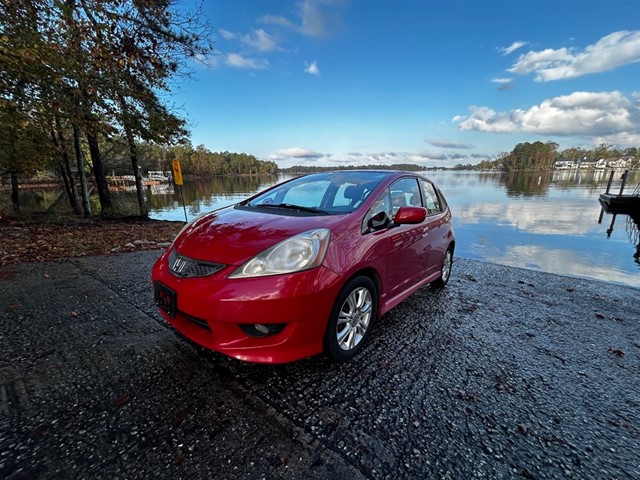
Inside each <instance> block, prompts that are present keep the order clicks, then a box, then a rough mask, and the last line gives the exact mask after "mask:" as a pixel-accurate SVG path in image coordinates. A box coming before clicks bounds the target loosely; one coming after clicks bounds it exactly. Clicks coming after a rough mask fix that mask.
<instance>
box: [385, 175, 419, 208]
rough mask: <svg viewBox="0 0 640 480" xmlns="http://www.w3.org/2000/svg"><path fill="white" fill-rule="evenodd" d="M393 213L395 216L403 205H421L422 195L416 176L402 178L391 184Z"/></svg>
mask: <svg viewBox="0 0 640 480" xmlns="http://www.w3.org/2000/svg"><path fill="white" fill-rule="evenodd" d="M390 190H391V207H392V208H391V214H392V216H395V214H396V213H397V212H398V210H399V209H400V208H401V207H407V206H408V207H421V206H422V197H421V196H420V187H419V186H418V180H417V179H416V178H401V179H400V180H398V181H397V182H396V183H394V184H393V185H391V188H390Z"/></svg>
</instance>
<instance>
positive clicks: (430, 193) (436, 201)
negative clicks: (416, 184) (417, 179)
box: [422, 180, 443, 215]
mask: <svg viewBox="0 0 640 480" xmlns="http://www.w3.org/2000/svg"><path fill="white" fill-rule="evenodd" d="M422 191H423V192H424V206H425V207H427V211H428V213H429V215H433V214H435V213H440V212H442V211H443V209H442V202H440V198H439V197H438V194H437V193H436V190H435V188H433V185H432V184H431V183H430V182H427V181H426V180H422Z"/></svg>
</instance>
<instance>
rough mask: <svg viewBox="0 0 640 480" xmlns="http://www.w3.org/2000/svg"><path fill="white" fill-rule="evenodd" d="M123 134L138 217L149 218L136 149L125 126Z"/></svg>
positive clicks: (127, 127)
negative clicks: (136, 198) (132, 175)
mask: <svg viewBox="0 0 640 480" xmlns="http://www.w3.org/2000/svg"><path fill="white" fill-rule="evenodd" d="M124 128H125V132H126V135H127V142H128V143H129V155H130V157H131V166H132V167H133V174H134V175H135V177H136V193H137V195H138V206H139V207H140V216H141V217H143V218H149V211H148V210H147V204H146V202H145V199H144V189H143V188H142V176H141V175H140V169H139V168H138V148H137V147H136V142H135V140H134V138H133V133H132V132H131V128H129V126H128V125H126V124H125V127H124Z"/></svg>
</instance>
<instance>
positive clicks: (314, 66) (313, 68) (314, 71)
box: [304, 62, 320, 75]
mask: <svg viewBox="0 0 640 480" xmlns="http://www.w3.org/2000/svg"><path fill="white" fill-rule="evenodd" d="M304 71H305V72H307V73H310V74H311V75H320V70H318V62H311V65H307V68H305V69H304Z"/></svg>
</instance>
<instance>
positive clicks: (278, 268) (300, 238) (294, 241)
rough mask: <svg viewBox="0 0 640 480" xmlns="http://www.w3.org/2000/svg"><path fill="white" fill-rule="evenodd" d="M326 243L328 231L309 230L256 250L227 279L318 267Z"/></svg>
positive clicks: (278, 273)
mask: <svg viewBox="0 0 640 480" xmlns="http://www.w3.org/2000/svg"><path fill="white" fill-rule="evenodd" d="M327 245H329V230H327V229H326V228H319V229H317V230H309V231H308V232H304V233H301V234H299V235H296V236H295V237H291V238H288V239H286V240H283V241H282V242H280V243H278V244H276V245H274V246H273V247H271V248H268V249H267V250H265V251H264V252H262V253H259V254H258V255H256V256H255V257H253V258H252V259H251V260H249V261H248V262H246V263H245V264H244V265H242V266H240V267H239V268H238V269H237V270H236V271H235V272H233V273H232V274H231V275H229V278H249V277H264V276H268V275H280V274H283V273H293V272H299V271H302V270H309V269H310V268H314V267H317V266H319V265H320V264H321V263H322V261H323V260H324V255H325V253H326V252H327Z"/></svg>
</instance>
